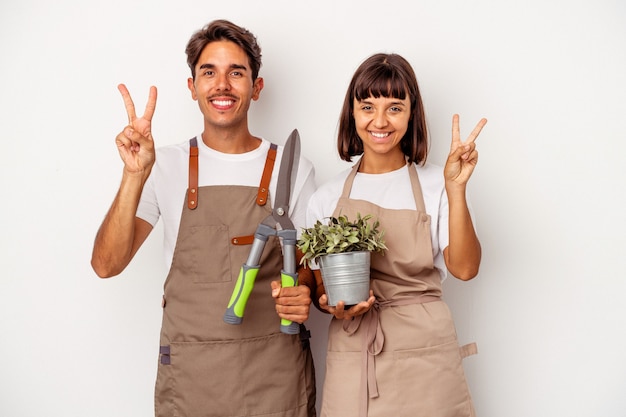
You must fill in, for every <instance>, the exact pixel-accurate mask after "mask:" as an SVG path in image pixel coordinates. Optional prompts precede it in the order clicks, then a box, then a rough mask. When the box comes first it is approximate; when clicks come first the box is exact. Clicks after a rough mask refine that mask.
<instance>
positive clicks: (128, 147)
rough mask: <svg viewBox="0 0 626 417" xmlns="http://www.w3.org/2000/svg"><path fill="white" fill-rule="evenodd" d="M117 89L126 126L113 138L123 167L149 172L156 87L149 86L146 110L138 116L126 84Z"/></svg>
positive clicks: (152, 156) (152, 150) (153, 156)
mask: <svg viewBox="0 0 626 417" xmlns="http://www.w3.org/2000/svg"><path fill="white" fill-rule="evenodd" d="M117 89H118V90H119V91H120V93H121V94H122V98H123V99H124V105H125V106H126V113H127V114H128V126H126V127H125V128H124V130H122V131H121V132H120V133H119V134H118V135H117V137H116V138H115V143H116V144H117V149H118V151H119V153H120V156H121V158H122V161H124V169H125V170H126V172H128V173H140V172H144V173H149V172H150V170H151V169H152V165H154V161H155V151H154V140H153V138H152V116H153V115H154V109H155V108H156V99H157V89H156V87H154V86H153V87H150V95H149V97H148V103H147V104H146V110H145V111H144V113H143V116H141V117H139V118H137V115H136V114H135V104H134V103H133V100H132V98H131V97H130V93H129V92H128V89H127V88H126V86H125V85H124V84H120V85H118V86H117ZM146 177H147V175H146Z"/></svg>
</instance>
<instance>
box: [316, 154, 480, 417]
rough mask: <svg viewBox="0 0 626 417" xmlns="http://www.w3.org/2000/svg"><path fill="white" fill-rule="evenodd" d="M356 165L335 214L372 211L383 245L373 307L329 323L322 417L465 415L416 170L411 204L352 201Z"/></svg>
mask: <svg viewBox="0 0 626 417" xmlns="http://www.w3.org/2000/svg"><path fill="white" fill-rule="evenodd" d="M358 165H359V164H358V163H357V164H356V165H355V166H354V168H353V170H352V172H351V173H350V175H349V176H348V178H347V179H346V182H345V185H344V189H343V193H342V196H341V198H340V199H339V201H338V203H337V207H336V209H335V212H334V216H338V215H340V214H343V215H347V216H348V217H349V218H356V215H357V213H360V214H361V215H366V214H372V215H373V218H374V219H376V218H378V220H379V221H380V224H381V230H384V231H385V243H386V245H387V247H388V250H387V251H386V252H385V254H384V256H383V255H380V254H372V259H371V288H372V290H373V291H374V295H375V296H376V303H375V305H374V307H373V308H372V309H371V310H370V311H368V312H367V313H366V314H365V315H363V316H360V317H357V318H355V319H354V320H352V321H344V320H337V319H333V320H332V321H331V323H330V327H329V338H328V352H327V357H326V380H325V382H324V393H323V404H322V414H321V415H322V417H352V416H360V417H364V416H370V417H374V416H377V417H378V416H380V417H390V416H394V417H401V416H406V417H419V416H424V417H465V416H474V415H475V414H474V408H473V405H472V400H471V397H470V393H469V390H468V387H467V383H466V381H465V375H464V372H463V367H462V364H461V360H462V358H463V357H465V356H467V355H468V354H471V353H475V345H474V344H471V345H467V346H464V347H461V348H460V347H459V345H458V342H457V337H456V330H455V327H454V323H453V321H452V317H451V314H450V311H449V309H448V306H447V305H446V304H445V303H444V302H443V301H441V298H440V297H441V279H440V275H439V273H438V272H437V270H436V269H435V268H434V264H433V252H432V241H431V237H430V216H429V215H428V214H427V213H426V210H425V206H424V199H423V196H422V190H421V186H420V183H419V179H418V177H417V172H416V171H415V167H414V166H413V165H412V164H409V165H407V169H408V170H409V173H410V178H411V185H412V188H413V195H414V198H415V204H416V207H417V210H416V211H415V210H391V209H385V208H382V207H379V206H377V205H375V204H372V203H370V202H368V201H364V200H353V199H350V198H349V196H350V190H351V188H352V183H353V181H354V177H355V175H356V173H357V169H358Z"/></svg>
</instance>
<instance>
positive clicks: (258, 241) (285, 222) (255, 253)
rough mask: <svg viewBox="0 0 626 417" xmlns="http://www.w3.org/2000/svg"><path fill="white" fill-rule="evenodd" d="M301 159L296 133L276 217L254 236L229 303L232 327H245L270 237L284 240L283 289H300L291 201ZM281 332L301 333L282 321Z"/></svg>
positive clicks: (283, 168) (286, 152)
mask: <svg viewBox="0 0 626 417" xmlns="http://www.w3.org/2000/svg"><path fill="white" fill-rule="evenodd" d="M299 158H300V135H299V134H298V130H296V129H294V131H293V132H291V135H289V138H288V139H287V142H286V143H285V147H284V149H283V156H282V159H281V162H280V171H279V172H278V183H277V185H276V198H275V200H274V208H273V209H272V213H271V214H270V215H269V216H267V217H266V218H265V219H264V220H263V221H262V222H261V223H260V224H259V226H258V227H257V229H256V232H255V233H254V241H253V242H252V248H251V249H250V254H249V255H248V259H247V260H246V262H245V263H244V264H243V266H242V267H241V270H240V271H239V277H238V278H237V282H236V283H235V288H234V290H233V294H232V296H231V297H230V301H229V302H228V307H227V308H226V313H224V321H225V322H226V323H229V324H241V322H242V321H243V315H244V311H245V309H246V303H247V302H248V298H249V297H250V293H251V292H252V288H253V287H254V281H255V279H256V276H257V274H258V272H259V268H260V267H261V265H260V264H259V261H260V259H261V255H262V253H263V249H264V248H265V243H266V242H267V239H268V238H269V237H270V236H278V237H279V238H282V247H283V269H282V270H281V273H280V276H281V283H282V286H283V287H293V286H296V285H298V274H297V273H296V266H297V265H296V264H297V263H296V240H297V236H296V228H295V227H294V225H293V222H292V221H291V219H290V218H289V200H290V198H291V193H292V190H293V186H294V182H295V178H296V172H297V166H298V160H299ZM280 330H281V331H282V332H283V333H287V334H297V333H300V326H299V324H298V323H293V322H292V321H290V320H285V319H281V321H280Z"/></svg>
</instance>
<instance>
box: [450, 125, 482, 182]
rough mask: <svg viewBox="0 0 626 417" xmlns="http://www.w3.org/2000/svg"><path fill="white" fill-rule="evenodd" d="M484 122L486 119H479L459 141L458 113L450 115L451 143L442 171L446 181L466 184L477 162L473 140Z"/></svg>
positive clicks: (476, 152)
mask: <svg viewBox="0 0 626 417" xmlns="http://www.w3.org/2000/svg"><path fill="white" fill-rule="evenodd" d="M485 124H487V119H484V118H483V119H481V120H480V121H479V122H478V124H477V125H476V127H475V128H474V130H472V133H470V135H469V137H468V138H467V140H466V141H465V142H461V131H460V128H459V115H458V114H455V115H454V116H452V144H451V145H450V154H449V155H448V160H447V161H446V166H445V167H444V171H443V172H444V177H445V180H446V182H452V183H454V184H456V185H462V186H464V185H465V184H467V181H468V180H469V178H470V177H471V176H472V172H474V167H475V166H476V163H477V162H478V151H476V143H475V141H476V138H477V137H478V135H479V134H480V131H481V130H482V129H483V127H484V126H485Z"/></svg>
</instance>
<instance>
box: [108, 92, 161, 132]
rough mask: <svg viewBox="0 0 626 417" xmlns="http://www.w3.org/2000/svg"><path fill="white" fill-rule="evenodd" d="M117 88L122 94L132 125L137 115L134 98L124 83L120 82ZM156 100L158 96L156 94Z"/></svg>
mask: <svg viewBox="0 0 626 417" xmlns="http://www.w3.org/2000/svg"><path fill="white" fill-rule="evenodd" d="M117 89H118V90H119V92H120V93H121V94H122V99H123V100H124V106H125V107H126V114H127V115H128V124H129V125H132V124H133V122H134V121H135V119H136V118H137V115H136V114H135V103H133V99H132V98H131V97H130V93H129V92H128V89H127V88H126V86H125V85H124V84H120V85H118V86H117ZM155 100H156V96H155Z"/></svg>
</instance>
